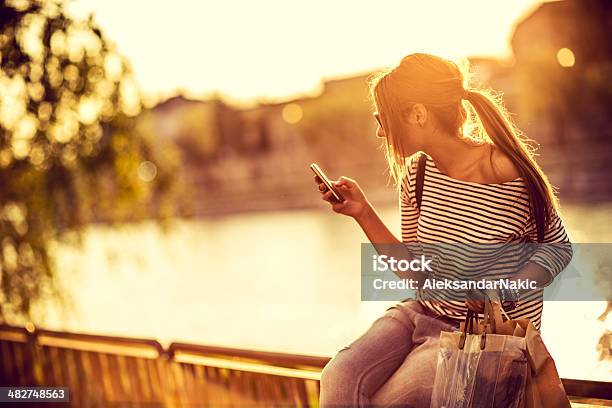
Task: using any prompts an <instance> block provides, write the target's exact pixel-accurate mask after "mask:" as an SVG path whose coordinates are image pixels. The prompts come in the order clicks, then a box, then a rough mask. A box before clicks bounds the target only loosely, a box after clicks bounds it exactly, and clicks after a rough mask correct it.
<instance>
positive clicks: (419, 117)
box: [412, 103, 428, 127]
mask: <svg viewBox="0 0 612 408" xmlns="http://www.w3.org/2000/svg"><path fill="white" fill-rule="evenodd" d="M412 110H413V111H414V116H415V119H414V120H415V124H416V125H417V126H419V127H423V126H425V124H426V123H427V119H428V117H427V108H425V106H424V105H423V104H422V103H417V104H415V105H414V106H413V107H412Z"/></svg>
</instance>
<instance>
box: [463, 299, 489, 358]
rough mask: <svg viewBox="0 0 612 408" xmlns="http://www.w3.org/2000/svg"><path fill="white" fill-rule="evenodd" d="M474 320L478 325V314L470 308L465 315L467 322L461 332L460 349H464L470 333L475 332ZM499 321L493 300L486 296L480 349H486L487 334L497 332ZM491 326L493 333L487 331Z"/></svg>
mask: <svg viewBox="0 0 612 408" xmlns="http://www.w3.org/2000/svg"><path fill="white" fill-rule="evenodd" d="M474 321H476V322H477V323H476V327H477V325H478V314H477V313H476V312H474V311H472V310H471V309H468V312H467V314H466V316H465V322H464V324H463V331H462V332H461V337H459V350H463V348H464V347H465V340H466V338H467V335H468V334H475V333H474V327H475V326H474ZM496 325H497V322H496V319H495V311H494V309H493V303H492V302H491V300H490V299H489V298H488V297H486V296H485V299H484V312H483V314H482V327H483V331H482V334H481V336H480V349H481V350H484V349H485V347H486V344H487V334H495V332H496V330H497V327H496ZM488 327H491V333H487V328H488Z"/></svg>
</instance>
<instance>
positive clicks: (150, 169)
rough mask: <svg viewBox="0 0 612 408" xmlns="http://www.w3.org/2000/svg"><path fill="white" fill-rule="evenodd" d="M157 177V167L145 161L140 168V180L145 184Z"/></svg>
mask: <svg viewBox="0 0 612 408" xmlns="http://www.w3.org/2000/svg"><path fill="white" fill-rule="evenodd" d="M155 176H157V166H156V165H155V163H153V162H150V161H143V162H142V163H140V165H139V166H138V178H139V179H141V180H142V181H144V182H147V183H148V182H150V181H153V180H154V179H155Z"/></svg>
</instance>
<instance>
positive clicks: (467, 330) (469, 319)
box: [459, 309, 478, 350]
mask: <svg viewBox="0 0 612 408" xmlns="http://www.w3.org/2000/svg"><path fill="white" fill-rule="evenodd" d="M474 321H476V322H478V315H477V314H476V312H473V311H472V310H470V309H468V312H467V314H466V315H465V322H464V323H463V331H462V332H461V337H459V350H463V347H465V339H466V337H467V335H468V334H473V333H474ZM477 325H478V323H476V326H477Z"/></svg>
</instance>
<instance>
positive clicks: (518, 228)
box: [400, 154, 572, 330]
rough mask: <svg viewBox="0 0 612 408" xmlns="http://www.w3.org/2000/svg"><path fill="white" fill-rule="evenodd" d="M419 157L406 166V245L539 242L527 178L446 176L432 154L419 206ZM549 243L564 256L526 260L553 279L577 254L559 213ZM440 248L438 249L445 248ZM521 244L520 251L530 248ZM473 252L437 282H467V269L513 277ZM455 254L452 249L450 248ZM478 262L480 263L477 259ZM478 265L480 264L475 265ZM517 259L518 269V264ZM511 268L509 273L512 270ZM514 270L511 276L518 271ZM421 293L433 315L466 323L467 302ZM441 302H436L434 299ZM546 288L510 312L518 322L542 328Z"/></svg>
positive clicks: (460, 255)
mask: <svg viewBox="0 0 612 408" xmlns="http://www.w3.org/2000/svg"><path fill="white" fill-rule="evenodd" d="M417 162H418V154H415V155H413V156H412V157H411V158H410V160H409V164H408V166H407V175H406V177H405V179H404V180H403V182H402V185H401V189H400V209H401V227H402V242H403V243H416V242H418V243H420V244H444V245H445V244H475V245H474V247H476V246H478V249H474V251H480V250H481V249H482V248H483V247H486V246H485V245H482V244H497V245H498V246H499V245H501V244H519V243H520V244H522V243H529V242H532V243H537V231H536V228H535V223H534V222H533V219H532V217H531V216H530V214H531V211H530V206H529V196H528V192H527V188H526V186H525V182H524V180H523V178H522V177H519V178H517V179H515V180H512V181H507V182H503V183H490V184H483V183H475V182H469V181H462V180H457V179H454V178H452V177H450V176H447V175H446V174H444V173H442V172H441V171H440V170H438V168H437V167H436V164H435V163H434V161H433V159H432V158H431V157H429V156H427V161H426V166H425V177H424V183H423V192H422V197H421V206H420V208H418V207H417V203H416V197H415V190H416V172H417ZM543 242H544V243H561V244H563V245H564V246H565V249H564V250H563V251H561V252H559V251H555V250H550V251H548V250H547V248H546V247H544V246H538V245H535V244H534V245H531V247H537V248H538V249H537V250H535V251H534V252H533V253H531V254H530V255H529V257H528V258H526V259H524V261H532V262H535V263H537V264H538V265H540V266H542V267H543V268H544V269H545V270H547V271H548V272H549V273H550V275H551V276H550V280H552V279H553V278H554V277H555V276H556V275H557V274H558V273H560V272H561V271H562V270H563V269H564V268H565V267H566V266H567V264H568V263H569V261H570V260H571V256H572V251H571V244H570V241H569V238H568V236H567V234H566V232H565V228H564V226H563V221H562V220H561V218H560V217H559V215H558V214H557V213H556V212H554V213H553V214H552V217H551V219H550V221H549V223H548V225H547V226H546V229H545V234H544V241H543ZM444 245H437V246H436V247H443V246H444ZM527 246H529V245H522V246H520V247H527ZM517 247H518V246H517ZM469 248H471V247H470V246H469V245H468V249H467V250H466V249H465V248H461V251H457V247H456V246H455V249H454V250H455V252H457V253H455V255H456V256H454V257H453V262H452V263H451V264H446V265H444V264H441V265H440V266H439V267H437V268H436V272H435V274H436V276H435V278H436V279H449V280H457V279H466V278H469V277H470V276H466V274H465V271H476V270H479V271H483V270H484V271H486V272H485V275H486V274H487V273H488V276H484V277H486V278H501V277H509V276H512V275H511V274H509V273H508V274H506V273H505V272H507V271H504V262H503V261H501V262H500V260H499V259H496V260H495V262H493V263H489V264H488V265H485V264H483V263H482V262H483V259H484V258H483V257H482V256H480V257H479V256H474V257H471V256H470V255H472V254H470V253H469V251H470V249H469ZM451 252H452V250H451ZM474 259H478V261H473V260H474ZM470 262H478V264H470ZM516 265H517V264H516V260H514V266H516ZM508 270H509V269H508ZM515 272H516V270H513V272H512V273H515ZM426 291H427V290H424V289H421V290H420V292H419V293H420V295H425V294H427V295H428V296H421V300H420V302H421V303H422V304H423V305H424V306H425V307H426V308H428V309H429V310H431V311H432V312H434V313H436V314H438V315H443V316H447V317H450V318H452V319H455V320H458V321H462V320H463V319H465V315H466V312H467V307H466V306H465V301H464V299H465V298H462V299H461V298H459V299H460V300H453V299H452V296H450V297H449V296H444V297H443V298H440V297H438V298H436V296H435V294H433V293H425V292H426ZM432 298H436V300H435V301H433V300H431V299H432ZM542 301H543V290H538V291H532V292H530V293H528V294H527V295H526V297H525V298H522V299H521V301H520V302H519V305H518V307H517V308H516V309H514V310H512V311H510V312H509V315H510V317H511V318H513V319H525V318H527V319H530V320H531V322H532V323H533V324H534V326H535V327H536V328H537V329H538V330H539V329H540V325H541V319H542V309H543V302H542Z"/></svg>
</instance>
